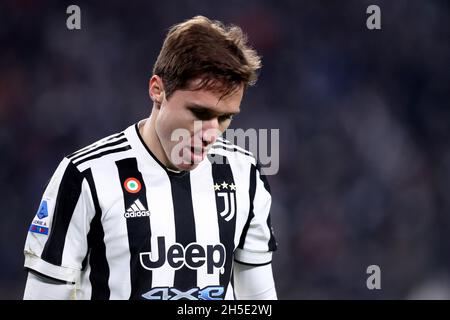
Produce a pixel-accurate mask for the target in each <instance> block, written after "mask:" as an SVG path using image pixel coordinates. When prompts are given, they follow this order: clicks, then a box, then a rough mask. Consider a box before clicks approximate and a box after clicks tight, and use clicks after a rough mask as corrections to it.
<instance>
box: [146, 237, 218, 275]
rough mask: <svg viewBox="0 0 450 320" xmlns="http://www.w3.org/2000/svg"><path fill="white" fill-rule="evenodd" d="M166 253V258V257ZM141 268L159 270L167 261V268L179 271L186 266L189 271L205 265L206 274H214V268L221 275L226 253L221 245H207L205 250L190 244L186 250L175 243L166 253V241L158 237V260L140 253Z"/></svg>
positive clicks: (150, 255)
mask: <svg viewBox="0 0 450 320" xmlns="http://www.w3.org/2000/svg"><path fill="white" fill-rule="evenodd" d="M166 253H167V256H166ZM139 257H140V261H141V266H142V267H144V268H145V269H147V270H153V269H157V268H160V267H162V266H163V265H164V263H165V262H166V260H167V263H168V264H169V266H171V267H172V268H174V269H180V268H181V267H183V266H184V265H186V266H187V267H188V268H190V269H198V268H200V267H201V266H203V265H204V264H205V263H206V266H207V268H206V269H207V272H208V274H213V273H214V268H219V269H220V273H223V272H224V270H223V266H224V264H225V258H226V252H225V247H224V246H223V244H221V243H220V244H216V245H207V246H206V251H205V248H204V247H202V246H201V245H199V244H198V243H195V242H194V243H191V244H189V245H188V246H187V247H186V248H184V247H183V246H182V245H181V244H179V243H175V244H174V245H172V246H170V247H169V248H168V249H167V251H166V241H165V238H164V237H158V259H157V260H153V259H152V258H153V255H152V253H151V252H141V253H140V254H139Z"/></svg>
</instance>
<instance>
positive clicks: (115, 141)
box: [65, 131, 131, 170]
mask: <svg viewBox="0 0 450 320" xmlns="http://www.w3.org/2000/svg"><path fill="white" fill-rule="evenodd" d="M130 149H131V145H130V143H129V141H128V139H127V137H126V134H125V131H121V132H117V133H114V134H111V135H109V136H106V137H104V138H101V139H99V140H97V141H95V142H93V143H91V144H89V145H87V146H85V147H83V148H81V149H78V150H77V151H75V152H73V153H71V154H69V155H67V156H65V158H67V159H68V160H69V161H70V162H71V163H72V164H73V165H75V166H76V167H77V168H78V169H79V170H80V169H81V168H82V167H86V166H87V167H89V166H90V165H93V164H95V163H99V162H101V161H103V160H105V159H111V157H107V156H109V155H112V154H117V155H120V154H123V153H124V152H126V151H128V150H130Z"/></svg>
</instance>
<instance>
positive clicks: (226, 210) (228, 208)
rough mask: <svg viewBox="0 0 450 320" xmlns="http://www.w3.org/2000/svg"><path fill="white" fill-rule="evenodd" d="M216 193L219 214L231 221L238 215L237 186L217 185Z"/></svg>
mask: <svg viewBox="0 0 450 320" xmlns="http://www.w3.org/2000/svg"><path fill="white" fill-rule="evenodd" d="M214 191H215V193H216V204H217V213H218V214H219V215H220V216H221V217H222V218H224V219H225V221H230V220H231V219H233V217H234V216H235V214H236V186H235V185H234V183H233V182H231V183H228V182H226V181H223V182H222V183H220V184H219V183H217V182H216V183H215V185H214Z"/></svg>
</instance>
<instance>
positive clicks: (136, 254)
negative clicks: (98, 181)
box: [116, 158, 152, 300]
mask: <svg viewBox="0 0 450 320" xmlns="http://www.w3.org/2000/svg"><path fill="white" fill-rule="evenodd" d="M116 166H117V170H118V171H119V177H120V185H121V187H122V192H123V199H124V208H125V211H126V210H127V209H128V208H129V207H130V206H131V205H132V204H134V202H135V201H136V200H139V201H140V202H141V203H142V205H144V207H145V208H146V209H148V203H147V193H146V188H145V184H144V180H143V179H142V174H141V172H140V171H139V169H138V166H137V161H136V158H127V159H123V160H119V161H116ZM128 178H135V179H137V180H139V182H140V184H141V189H140V190H139V192H137V193H130V192H128V191H127V190H126V188H125V185H124V183H125V181H126V180H127V179H128ZM124 219H127V231H128V245H129V247H130V277H131V279H130V280H131V294H130V299H133V300H135V299H142V295H143V294H145V293H147V292H148V291H150V290H151V288H152V272H151V270H147V269H145V268H144V267H142V266H141V262H140V253H144V252H147V253H148V252H151V251H152V250H151V236H152V233H151V228H150V217H147V216H142V217H134V218H125V217H124Z"/></svg>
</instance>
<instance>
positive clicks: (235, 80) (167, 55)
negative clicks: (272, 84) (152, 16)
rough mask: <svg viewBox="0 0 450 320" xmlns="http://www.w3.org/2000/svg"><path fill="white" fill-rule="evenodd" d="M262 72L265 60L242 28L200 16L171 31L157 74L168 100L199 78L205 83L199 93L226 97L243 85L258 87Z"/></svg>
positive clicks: (160, 55) (161, 53) (155, 72)
mask: <svg viewBox="0 0 450 320" xmlns="http://www.w3.org/2000/svg"><path fill="white" fill-rule="evenodd" d="M260 68H261V59H260V57H259V56H258V54H257V53H256V51H255V50H253V49H252V48H251V47H250V46H249V45H248V44H247V37H246V35H245V34H244V33H243V32H242V30H241V28H239V27H238V26H235V25H230V26H227V27H226V26H224V25H223V24H222V23H221V22H219V21H211V20H209V19H208V18H206V17H203V16H196V17H194V18H191V19H189V20H186V21H184V22H182V23H180V24H176V25H174V26H173V27H171V28H170V30H169V32H168V34H167V36H166V39H165V40H164V43H163V46H162V49H161V51H160V53H159V56H158V59H157V60H156V63H155V66H154V67H153V74H154V75H158V76H160V77H161V78H162V80H163V83H164V87H165V94H166V98H169V97H170V95H171V94H172V93H173V92H174V91H175V90H178V89H185V88H187V86H188V85H189V81H190V80H193V79H196V78H200V79H201V82H200V83H199V85H198V86H197V87H196V88H195V90H198V89H204V88H206V89H210V90H215V91H218V92H221V93H222V96H225V95H227V94H229V93H231V92H233V91H234V90H235V89H236V88H238V87H239V86H240V85H242V84H243V85H244V87H247V86H251V85H253V84H255V83H256V80H257V77H258V75H257V71H258V70H259V69H260Z"/></svg>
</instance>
